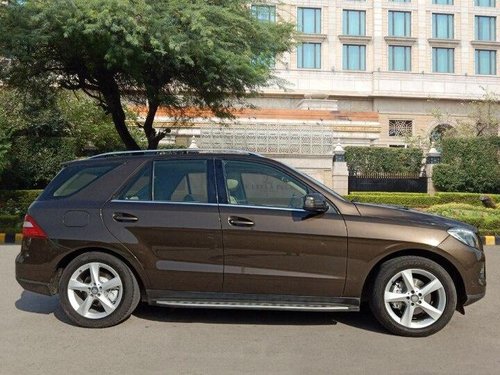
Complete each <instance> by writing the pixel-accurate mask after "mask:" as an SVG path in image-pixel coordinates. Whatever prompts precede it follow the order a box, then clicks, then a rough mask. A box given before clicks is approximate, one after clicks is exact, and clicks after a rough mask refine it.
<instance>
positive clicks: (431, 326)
mask: <svg viewBox="0 0 500 375" xmlns="http://www.w3.org/2000/svg"><path fill="white" fill-rule="evenodd" d="M456 305H457V292H456V289H455V284H454V283H453V280H452V278H451V277H450V275H449V274H448V273H447V272H446V270H445V269H444V268H443V267H441V266H440V265H439V264H437V263H436V262H433V261H431V260H429V259H427V258H422V257H415V256H405V257H400V258H395V259H391V260H389V261H387V262H385V263H384V264H382V266H381V267H380V271H379V272H378V274H377V277H376V279H375V283H374V286H373V292H372V295H371V300H370V307H371V309H372V311H373V313H374V315H375V317H376V318H377V319H378V320H379V321H380V323H382V325H383V326H384V327H386V328H387V329H388V330H389V331H390V332H392V333H394V334H397V335H401V336H412V337H422V336H429V335H432V334H433V333H436V332H438V331H439V330H441V329H442V328H443V327H444V326H446V324H447V323H448V322H449V321H450V319H451V318H452V316H453V313H454V312H455V309H456Z"/></svg>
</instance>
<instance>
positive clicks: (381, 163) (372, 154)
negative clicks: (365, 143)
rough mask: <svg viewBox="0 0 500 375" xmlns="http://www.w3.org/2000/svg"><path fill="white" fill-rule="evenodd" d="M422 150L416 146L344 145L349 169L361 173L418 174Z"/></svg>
mask: <svg viewBox="0 0 500 375" xmlns="http://www.w3.org/2000/svg"><path fill="white" fill-rule="evenodd" d="M423 157H424V155H423V152H422V150H420V149H416V148H385V147H346V149H345V159H346V162H347V165H348V166H349V169H350V170H352V171H356V172H358V173H361V174H372V173H387V174H418V173H419V172H420V169H421V167H422V160H423Z"/></svg>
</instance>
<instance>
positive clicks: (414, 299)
mask: <svg viewBox="0 0 500 375" xmlns="http://www.w3.org/2000/svg"><path fill="white" fill-rule="evenodd" d="M418 300H419V298H418V296H417V295H416V294H414V295H413V296H411V301H412V302H418Z"/></svg>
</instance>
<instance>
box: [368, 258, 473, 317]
mask: <svg viewBox="0 0 500 375" xmlns="http://www.w3.org/2000/svg"><path fill="white" fill-rule="evenodd" d="M403 256H417V257H422V258H426V259H429V260H432V261H434V262H436V263H437V264H439V265H440V266H441V267H443V268H444V269H445V270H446V272H448V274H449V275H450V276H451V278H452V280H453V283H454V284H455V288H456V291H457V310H458V311H459V312H460V313H462V314H463V313H464V307H463V306H464V304H465V302H466V300H467V293H466V291H465V284H464V281H463V278H462V275H461V273H460V271H459V270H458V268H457V267H456V266H455V265H454V264H453V263H452V262H451V261H450V260H449V259H447V258H446V257H444V256H443V255H441V254H438V253H435V252H432V251H429V250H422V249H408V250H400V251H396V252H394V253H391V254H388V255H386V256H385V257H383V258H382V259H380V260H379V261H378V262H377V263H376V264H375V266H373V267H372V269H371V270H370V272H369V273H368V276H367V277H366V279H365V282H364V284H363V290H362V294H361V300H362V301H364V302H366V301H368V296H369V294H370V293H371V288H372V285H373V282H374V280H375V277H376V276H377V274H378V272H379V270H380V266H381V265H382V264H383V263H385V262H387V261H388V260H391V259H394V258H399V257H403Z"/></svg>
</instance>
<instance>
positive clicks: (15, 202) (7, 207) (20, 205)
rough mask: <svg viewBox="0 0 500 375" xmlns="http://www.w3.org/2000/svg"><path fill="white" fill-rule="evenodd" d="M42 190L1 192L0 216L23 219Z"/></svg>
mask: <svg viewBox="0 0 500 375" xmlns="http://www.w3.org/2000/svg"><path fill="white" fill-rule="evenodd" d="M41 193H42V190H0V214H2V215H14V216H17V217H18V218H22V217H23V216H24V215H25V214H26V212H27V211H28V207H29V206H30V204H31V203H32V202H33V201H34V200H35V199H36V198H37V197H38V196H39V195H40V194H41Z"/></svg>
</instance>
